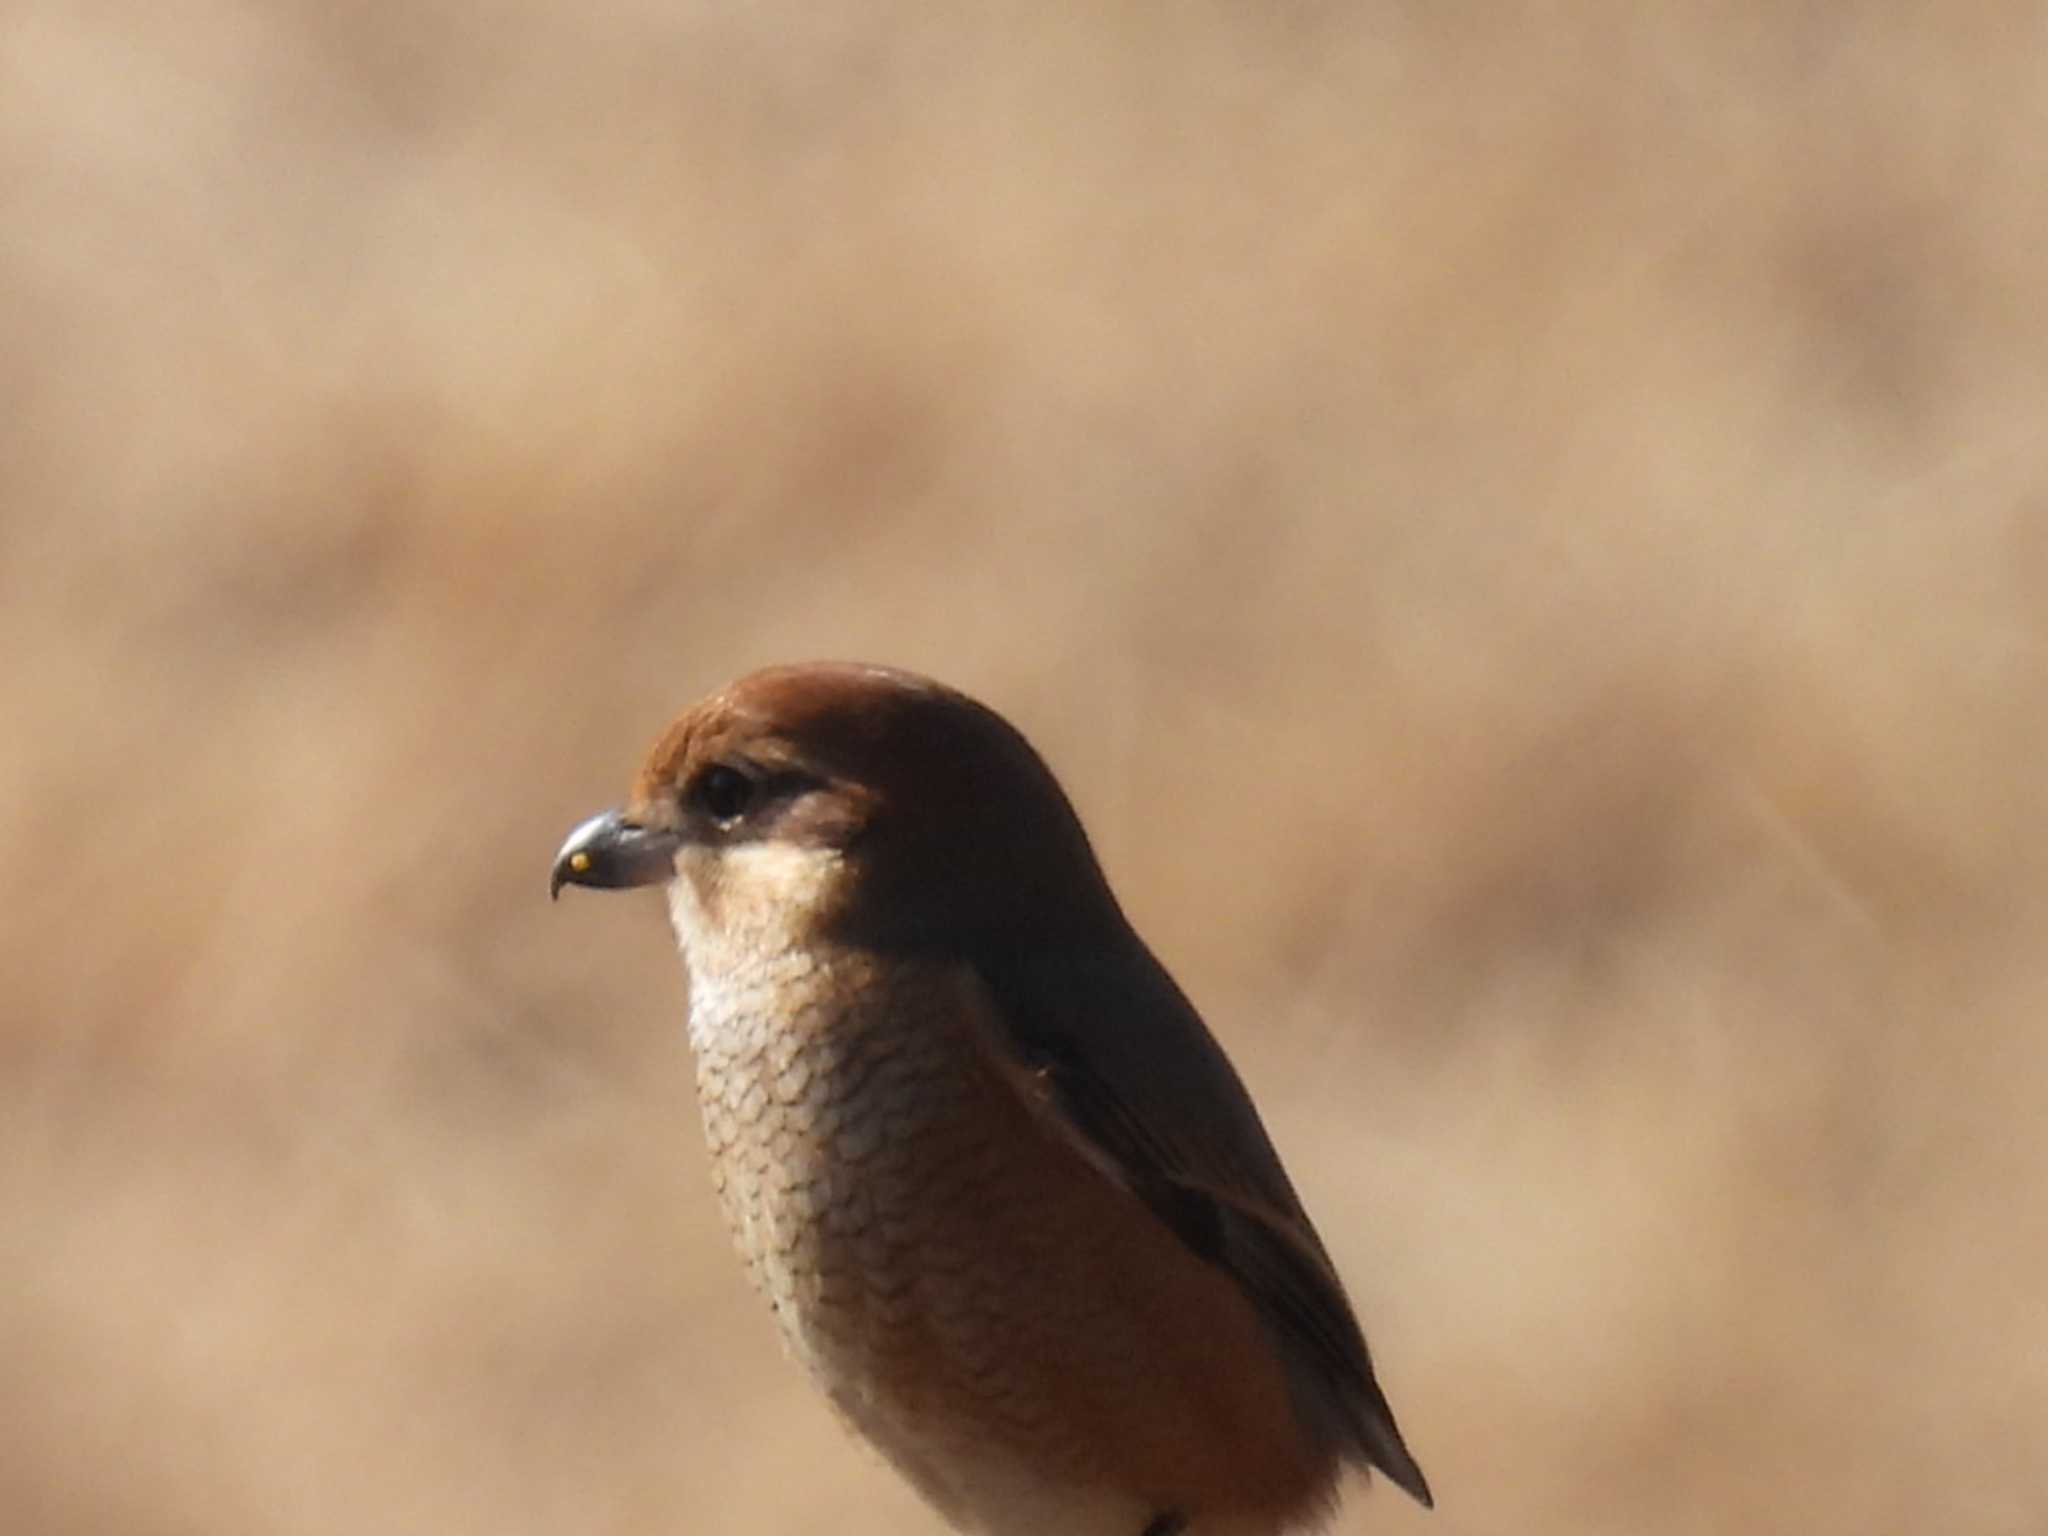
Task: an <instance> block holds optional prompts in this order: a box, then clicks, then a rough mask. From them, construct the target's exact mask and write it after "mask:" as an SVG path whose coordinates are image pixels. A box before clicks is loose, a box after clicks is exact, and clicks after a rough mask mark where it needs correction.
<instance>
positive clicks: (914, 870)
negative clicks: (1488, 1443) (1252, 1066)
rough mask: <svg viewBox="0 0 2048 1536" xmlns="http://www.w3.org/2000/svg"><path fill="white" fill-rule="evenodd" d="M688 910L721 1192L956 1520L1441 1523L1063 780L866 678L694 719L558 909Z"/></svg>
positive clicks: (818, 1372)
mask: <svg viewBox="0 0 2048 1536" xmlns="http://www.w3.org/2000/svg"><path fill="white" fill-rule="evenodd" d="M565 882H567V883H578V884H585V885H597V886H619V885H643V884H656V883H659V884H663V885H665V886H666V887H667V889H668V895H669V904H670V912H671V916H672V918H673V920H674V923H675V928H676V934H677V939H678V943H679V946H680V948H681V951H682V955H683V960H684V963H685V965H686V967H687V969H688V971H689V976H690V995H691V1000H690V1035H691V1041H692V1045H693V1047H694V1050H695V1053H696V1058H697V1069H698V1087H699V1092H700V1096H701V1098H702V1101H703V1108H704V1119H705V1127H706V1132H707V1135H708V1137H709V1140H710V1144H711V1152H712V1166H713V1175H714V1178H715V1180H716V1181H717V1183H718V1187H719V1190H720V1195H721V1199H722V1200H723V1203H724V1207H725V1210H726V1214H727V1217H728V1220H729V1221H730V1223H731V1225H732V1229H733V1234H734V1238H735V1241H736V1243H737V1245H738V1246H739V1248H740V1250H741V1252H742V1254H743V1255H744V1256H745V1258H746V1260H747V1263H748V1266H749V1269H750V1271H751V1273H752V1274H753V1277H754V1279H755V1281H756V1283H757V1284H758V1285H759V1286H760V1287H761V1289H762V1290H763V1291H764V1292H765V1293H766V1294H767V1296H768V1297H769V1299H770V1301H771V1302H772V1303H773V1305H774V1307H775V1311H776V1314H777V1317H778V1319H779V1321H780V1323H781V1326H782V1329H783V1334H784V1338H785V1341H786V1342H787V1344H788V1346H789V1348H790V1350H791V1352H792V1353H793V1354H794V1355H795V1356H796V1357H797V1358H798V1359H799V1360H800V1361H802V1362H803V1363H804V1364H805V1366H806V1367H807V1368H808V1369H809V1370H810V1371H811V1373H812V1374H813V1376H814V1377H815V1378H816V1379H817V1381H818V1382H819V1384H820V1385H821V1386H822V1387H823V1388H824V1389H825V1390H826V1391H827V1392H828V1393H829V1394H830V1395H831V1396H832V1398H833V1400H834V1402H835V1403H837V1404H838V1406H839V1408H840V1409H841V1411H842V1412H843V1413H844V1414H845V1416H846V1417H847V1419H848V1420H849V1421H850V1422H851V1423H852V1424H853V1425H854V1427H855V1428H856V1429H858V1430H859V1431H860V1432H861V1433H863V1434H864V1435H866V1436H867V1437H868V1438H869V1439H870V1440H871V1441H872V1442H873V1443H874V1444H875V1445H877V1446H878V1447H879V1448H880V1449H881V1450H882V1452H883V1453H884V1454H885V1455H887V1456H888V1457H889V1458H890V1459H891V1460H892V1461H893V1462H894V1463H895V1464H896V1465H897V1466H898V1467H899V1469H901V1470H902V1471H903V1473H904V1474H905V1475H906V1476H908V1477H909V1478H910V1479H911V1480H912V1482H913V1483H915V1484H916V1485H917V1487H918V1488H919V1489H920V1491H921V1492H923V1493H924V1494H925V1496H926V1497H927V1498H928V1499H930V1500H931V1502H932V1503H933V1504H934V1505H936V1506H937V1507H938V1508H939V1509H940V1510H941V1511H942V1512H943V1513H944V1514H945V1515H946V1516H947V1517H948V1518H949V1519H950V1520H951V1521H952V1522H953V1523H954V1524H955V1525H957V1526H958V1527H959V1528H961V1529H964V1530H977V1531H986V1532H992V1533H998V1536H1008V1533H1012V1532H1014V1533H1017V1536H1023V1533H1026V1532H1032V1533H1037V1532H1044V1531H1062V1532H1071V1533H1076V1536H1147V1533H1154V1536H1157V1533H1164V1532H1168V1531H1178V1530H1183V1529H1185V1530H1187V1531H1189V1532H1190V1533H1191V1536H1212V1533H1213V1536H1270V1533H1276V1532H1280V1531H1285V1530H1292V1529H1295V1528H1296V1527H1298V1526H1301V1525H1303V1524H1311V1523H1313V1522H1314V1521H1315V1520H1316V1519H1317V1517H1318V1516H1320V1515H1321V1514H1323V1513H1325V1512H1326V1511H1327V1509H1328V1507H1329V1505H1330V1503H1331V1500H1332V1498H1333V1496H1334V1487H1335V1483H1336V1478H1337V1473H1338V1471H1339V1468H1340V1467H1341V1465H1343V1464H1344V1463H1347V1462H1348V1463H1352V1464H1356V1465H1358V1466H1361V1467H1363V1466H1372V1467H1376V1468H1378V1469H1379V1470H1381V1471H1383V1472H1384V1473H1386V1474H1387V1476H1388V1477H1390V1478H1391V1479H1392V1480H1393V1481H1394V1482H1396V1483H1397V1484H1399V1485H1400V1486H1401V1487H1402V1488H1404V1489H1406V1490H1407V1491H1408V1492H1409V1493H1411V1494H1412V1495H1414V1496H1415V1497H1416V1498H1417V1499H1419V1500H1421V1501H1422V1502H1423V1503H1425V1504H1427V1503H1428V1502H1429V1490H1428V1485H1427V1483H1426V1482H1425V1481H1424V1479H1423V1476H1422V1472H1421V1469H1420V1468H1419V1467H1418V1466H1417V1465H1416V1464H1415V1461H1414V1459H1413V1458H1412V1457H1411V1456H1410V1455H1409V1454H1408V1451H1407V1449H1406V1447H1405V1446H1404V1445H1403V1444H1402V1441H1401V1436H1400V1433H1399V1431H1398V1430H1397V1429H1396V1428H1395V1425H1394V1419H1393V1415H1392V1413H1391V1412H1390V1411H1389V1409H1388V1407H1387V1403H1386V1399H1385V1398H1384V1397H1383V1396H1382V1395H1381V1393H1380V1390H1379V1387H1378V1385H1377V1384H1376V1382H1375V1381H1374V1378H1373V1371H1372V1363H1371V1359H1370V1356H1369V1355H1368V1354H1367V1351H1366V1346H1365V1340H1364V1338H1363V1336H1362V1335H1361V1333H1360V1331H1359V1328H1358V1324H1357V1322H1356V1321H1355V1320H1354V1318H1353V1316H1352V1313H1351V1309H1350V1306H1349V1304H1348V1303H1347V1301H1346V1300H1345V1297H1344V1292H1343V1288H1342V1286H1341V1284H1340V1283H1339V1281H1338V1279H1337V1275H1336V1272H1335V1270H1334V1268H1333V1267H1332V1265H1331V1263H1330V1259H1329V1256H1328V1254H1327V1252H1326V1251H1325V1249H1324V1248H1323V1245H1322V1242H1321V1240H1320V1239H1319V1238H1318V1237H1317V1235H1316V1232H1315V1229H1314V1227H1313V1226H1312V1225H1311V1224H1310V1222H1309V1219H1308V1216H1307V1214H1306V1213H1305V1212H1304V1211H1303V1210H1302V1207H1301V1203H1300V1201H1299V1199H1298V1198H1297V1197H1296V1195H1295V1193H1294V1189H1293V1187H1292V1185H1291V1184H1290V1183H1289V1182H1288V1179H1287V1175H1286V1172H1285V1170H1284V1169H1283V1168H1282V1167H1281V1164H1280V1160H1279V1157H1278V1156H1277V1155H1276V1153H1275V1152H1274V1150H1273V1147H1272V1144H1271V1142H1270V1141H1269V1140H1268V1139H1267V1136H1266V1134H1265V1130H1264V1128H1263V1127H1262V1125H1261V1124H1260V1122H1259V1117H1258V1114H1257V1112H1256V1111H1255V1110H1254V1109H1253V1107H1252V1103H1251V1100H1250V1098H1249V1096H1248V1095H1247V1094H1246V1092H1245V1090H1244V1087H1243V1085H1242V1084H1241V1083H1240V1081H1239V1080H1238V1077H1237V1075H1236V1073H1235V1072H1234V1071H1233V1070H1232V1068H1231V1066H1230V1063H1229V1062H1228V1061H1227V1060H1226V1059H1225V1057H1224V1055H1223V1053H1222V1051H1221V1049H1220V1048H1219V1047H1218V1046H1217V1044H1216V1042H1215V1041H1214V1039H1213V1038H1212V1037H1211V1036H1210V1034H1209V1032H1208V1030H1207V1029H1206V1028H1205V1027H1204V1026H1203V1024H1202V1021H1201V1019H1200V1018H1199V1017H1198V1016H1197V1014H1196V1013H1195V1011H1194V1009H1193V1007H1192V1006H1191V1005H1190V1004H1189V1003H1188V1001H1187V999H1186V998H1185V997H1184V996H1183V995H1182V994H1181V992H1180V990H1179V988H1178V987H1176V986H1175V984H1174V982H1173V980H1172V978H1171V977H1169V976H1168V975H1167V973H1166V972H1165V970H1164V969H1163V968H1162V967H1161V966H1160V965H1159V963H1158V962H1157V961H1156V960H1155V959H1154V958H1153V957H1152V955H1151V952H1150V951H1149V950H1147V949H1146V947H1145V946H1144V944H1143V942H1142V941H1141V940H1139V938H1138V937H1137V935H1136V934H1135V933H1134V932H1133V931H1132V929H1131V927H1130V925H1129V923H1128V922H1127V921H1126V920H1125V918H1124V916H1123V913H1122V911H1121V909H1120V908H1119V907H1118V905H1117V903H1116V900H1115V898H1114V896H1113V895H1112V894H1111V892H1110V890H1109V886H1108V884H1107V882H1106V881H1105V879H1104V877H1103V875H1102V872H1101V869H1100V866H1099V865H1098V864H1097V862H1096V860H1095V856H1094V854H1093V852H1092V851H1091V849H1090V847H1089V844H1088V840H1087V837H1086V834H1085V833H1084V832H1083V831H1082V829H1081V825H1080V822H1079V820H1078V818H1077V817H1076V816H1075V815H1074V812H1073V809H1072V807H1071V805H1070V804H1069V803H1068V801H1067V798H1066V796H1065V795H1064V793H1062V791H1061V790H1060V788H1059V785H1058V783H1057V782H1056V781H1055V780H1054V778H1053V777H1052V774H1051V772H1050V771H1049V770H1048V769H1047V768H1046V767H1045V765H1044V763H1043V762H1042V761H1041V760H1040V758H1039V757H1038V755H1037V754H1036V753H1035V752H1034V751H1033V750H1032V749H1031V747H1030V746H1029V745H1028V744H1027V743H1026V742H1025V741H1024V739H1023V737H1022V736H1020V735H1019V734H1018V733H1017V732H1016V731H1015V730H1014V729H1012V728H1011V727H1010V726H1009V725H1008V724H1007V723H1006V722H1004V721H1003V720H1002V719H1001V718H1000V717H999V716H997V715H996V714H994V713H993V712H992V711H990V710H988V709H986V708H984V707H983V706H981V705H979V704H977V703H975V702H973V701H972V700H970V699H968V698H966V697H965V696H963V695H961V694H959V693H956V692H954V691H952V690H950V689H947V688H943V687H941V686H940V685H938V684H936V683H932V682H930V681H928V680H926V679H923V678H919V677H915V676H912V675H910V674H907V673H902V672H895V671H890V670H887V669H882V668H875V667H860V666H843V665H811V666H803V667H784V668H776V669H772V670H769V671H766V672H759V673H755V674H753V675H752V676H749V677H746V678H743V679H741V680H740V681H739V682H737V683H735V684H734V685H732V686H731V687H730V688H728V689H726V690H725V691H724V692H722V693H719V694H716V695H714V696H713V697H711V698H709V699H707V700H705V701H704V702H702V703H701V704H699V705H697V706H696V707H695V708H693V709H691V710H689V711H688V712H686V713H685V714H684V715H683V716H682V718H681V719H679V720H678V721H677V722H676V723H675V725H673V726H672V727H671V728H670V729H669V731H668V732H667V733H666V734H665V735H664V736H663V737H662V739H661V741H660V742H659V743H657V745H656V747H655V749H654V751H653V753H652V754H651V755H650V757H649V759H648V762H647V765H646V767H645V768H644V769H643V771H642V772H641V774H640V777H639V779H638V781H637V782H636V784H635V786H634V790H633V794H632V797H631V799H630V800H629V802H628V804H627V805H626V807H625V808H624V810H623V811H622V812H614V813H607V814H606V815H604V816H600V817H595V818H592V820H591V821H589V822H586V823H585V824H584V825H583V826H582V827H579V828H578V829H577V830H576V831H575V832H573V833H572V834H571V835H570V839H569V841H568V843H567V844H565V845H564V847H563V850H562V852H561V854H560V856H559V857H558V859H557V862H556V866H555V872H554V884H555V886H556V887H557V888H559V886H560V885H561V884H563V883H565Z"/></svg>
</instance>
